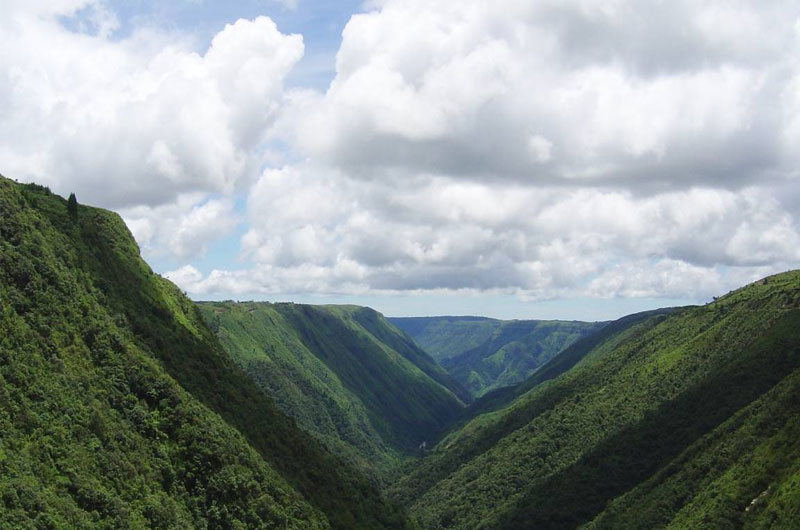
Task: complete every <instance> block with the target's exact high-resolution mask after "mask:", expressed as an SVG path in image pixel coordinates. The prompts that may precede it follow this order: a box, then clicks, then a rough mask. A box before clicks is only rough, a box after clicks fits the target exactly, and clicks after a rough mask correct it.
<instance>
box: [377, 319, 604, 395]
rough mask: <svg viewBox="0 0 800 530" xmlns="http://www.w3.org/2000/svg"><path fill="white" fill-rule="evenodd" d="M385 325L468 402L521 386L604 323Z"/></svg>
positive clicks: (427, 322) (488, 321)
mask: <svg viewBox="0 0 800 530" xmlns="http://www.w3.org/2000/svg"><path fill="white" fill-rule="evenodd" d="M390 321H391V322H392V323H393V324H394V325H396V326H397V327H398V328H399V329H401V330H403V331H405V332H406V333H408V334H409V335H410V336H411V337H412V338H413V339H414V340H415V341H416V342H417V343H418V344H420V346H422V347H423V348H424V349H425V350H426V351H428V352H429V353H430V354H431V355H432V356H433V357H435V358H437V359H438V360H439V362H440V363H441V364H442V366H443V367H444V368H445V369H446V370H447V371H448V372H449V373H450V374H451V375H452V376H453V377H454V378H455V379H456V380H457V381H458V382H459V383H461V384H462V385H464V386H465V387H466V388H467V389H468V390H469V391H470V392H471V394H472V395H473V396H475V397H480V396H483V395H484V394H486V393H488V392H491V391H493V390H496V389H498V388H503V387H507V386H511V385H514V384H516V383H519V382H520V381H523V380H524V379H526V378H527V377H529V376H530V375H531V374H532V373H533V372H535V371H536V370H537V369H538V368H539V367H540V366H542V365H544V364H545V363H546V362H547V361H549V360H550V359H552V358H553V357H554V356H555V355H556V354H557V353H559V352H560V351H561V350H563V349H564V348H566V347H568V346H570V345H571V344H572V343H574V342H575V341H576V340H578V339H580V338H582V337H584V336H586V335H589V334H591V333H593V332H595V331H597V330H599V329H602V327H603V326H604V325H605V323H589V322H577V321H548V320H510V321H503V320H494V319H488V318H478V317H414V318H394V319H390Z"/></svg>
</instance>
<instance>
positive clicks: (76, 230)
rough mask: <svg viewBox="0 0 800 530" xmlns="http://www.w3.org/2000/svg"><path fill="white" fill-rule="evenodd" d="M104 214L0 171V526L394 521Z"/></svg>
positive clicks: (384, 524) (397, 520) (397, 521)
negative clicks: (282, 409) (277, 404)
mask: <svg viewBox="0 0 800 530" xmlns="http://www.w3.org/2000/svg"><path fill="white" fill-rule="evenodd" d="M402 525H403V523H402V518H401V517H400V515H399V514H398V513H395V510H393V509H392V508H391V507H389V506H388V505H387V504H386V503H385V502H384V501H383V500H382V499H381V497H380V496H379V494H378V492H377V491H376V490H375V489H374V488H373V487H372V486H370V484H369V482H368V481H367V480H366V478H365V477H364V476H363V475H361V474H360V473H358V472H356V471H354V470H353V469H352V468H350V467H349V466H346V465H344V464H343V463H342V461H340V460H339V459H337V458H335V457H333V456H332V455H331V454H330V453H328V452H327V451H326V450H325V449H324V448H323V447H322V446H321V445H320V444H319V443H318V442H316V441H314V440H313V439H311V438H310V437H309V436H308V435H307V434H305V433H304V432H303V431H301V430H300V429H299V428H297V427H296V426H295V424H294V422H293V421H292V420H290V419H289V418H287V417H286V416H284V415H283V414H282V413H280V412H279V411H278V410H277V408H276V407H275V405H274V404H273V403H272V401H271V400H270V399H268V398H267V397H266V396H265V395H264V394H263V393H262V392H261V391H260V390H259V389H258V388H257V386H256V385H255V384H253V383H252V381H251V380H250V378H249V377H248V376H246V375H245V374H244V373H243V372H242V371H241V370H239V368H238V367H236V366H235V364H233V362H232V361H231V360H230V359H229V357H228V356H227V355H226V354H225V352H224V351H223V350H222V348H221V346H220V345H219V343H218V341H217V340H216V339H215V337H214V336H213V335H212V334H211V332H210V331H209V330H208V329H207V327H206V326H205V325H204V323H203V322H202V319H201V317H200V315H199V312H198V311H197V309H196V307H195V305H194V304H193V303H192V302H191V301H189V300H188V299H187V298H186V297H184V296H183V295H182V294H181V293H180V292H179V291H178V290H177V289H176V288H175V286H173V285H172V284H171V283H169V282H168V281H166V280H164V279H162V278H160V277H158V276H157V275H155V274H153V273H152V271H151V270H150V269H149V267H148V266H147V265H146V264H145V263H144V262H143V261H142V260H141V259H140V258H139V254H138V248H137V246H136V243H135V242H134V240H133V238H132V237H131V235H130V233H129V232H128V230H127V229H126V227H125V225H124V224H123V223H122V221H121V220H120V219H119V217H118V216H117V215H116V214H113V213H111V212H108V211H104V210H100V209H95V208H88V207H85V206H76V205H75V204H74V202H73V203H72V204H71V205H68V202H67V201H65V200H64V199H62V198H60V197H57V196H55V195H52V194H50V193H49V191H48V190H47V189H46V188H42V187H40V186H35V185H19V184H16V183H14V182H12V181H10V180H7V179H4V178H0V527H2V528H106V527H108V528H110V527H114V528H116V527H132V528H147V527H151V528H152V527H162V528H166V527H171V528H205V527H213V528H287V527H288V528H327V527H329V526H332V527H334V528H354V527H358V528H361V527H364V528H395V527H398V526H402Z"/></svg>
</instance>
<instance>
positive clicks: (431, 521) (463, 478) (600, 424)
mask: <svg viewBox="0 0 800 530" xmlns="http://www.w3.org/2000/svg"><path fill="white" fill-rule="evenodd" d="M573 353H574V352H573ZM569 354H570V352H569V351H565V352H564V353H563V354H562V355H569ZM579 357H580V360H579V361H578V362H577V363H575V364H574V366H572V367H571V368H569V369H568V370H567V371H565V372H563V373H561V374H560V375H557V377H555V378H553V379H549V380H544V381H542V382H540V384H536V385H534V386H532V388H530V389H529V390H528V391H527V392H525V393H524V394H522V395H520V396H518V397H516V398H515V399H513V400H512V401H511V402H510V404H508V405H507V406H505V407H504V408H500V409H498V410H495V411H493V412H489V413H485V414H482V415H479V416H477V417H475V418H474V419H473V420H472V421H470V422H468V423H467V424H466V425H464V426H463V427H461V428H460V429H458V430H457V431H455V432H452V433H451V434H450V435H448V436H447V437H445V438H444V439H443V440H442V441H441V442H440V443H439V444H438V446H437V447H436V449H435V451H434V452H433V453H432V454H431V455H430V456H428V457H427V458H425V459H424V460H422V461H421V462H420V463H419V464H418V465H417V466H416V467H415V468H414V469H412V470H411V471H410V472H409V474H408V475H407V476H406V477H405V478H404V479H403V480H402V481H401V482H399V483H398V484H396V485H395V486H394V488H393V491H392V493H393V495H394V496H395V498H397V499H398V500H400V501H402V502H404V503H406V504H407V505H409V506H410V507H411V511H412V513H413V514H414V517H415V518H416V519H417V520H418V522H419V524H420V525H421V526H422V527H424V528H432V529H435V528H486V529H491V528H497V529H500V528H565V529H566V528H578V527H581V526H586V527H587V528H659V527H670V528H740V527H745V528H793V527H794V526H792V525H794V524H796V521H797V512H798V506H799V505H800V504H798V497H799V496H800V494H798V491H800V490H799V489H798V488H797V485H798V478H800V443H799V442H798V440H800V438H799V437H798V434H800V431H798V429H800V421H799V420H800V418H799V415H798V408H797V404H798V403H800V399H799V398H800V385H799V383H800V371H798V367H800V272H797V271H795V272H791V273H786V274H782V275H777V276H772V277H769V278H767V279H766V280H764V281H762V282H757V283H755V284H751V285H749V286H747V287H745V288H743V289H740V290H738V291H735V292H733V293H730V294H729V295H727V296H725V297H722V298H720V299H719V300H717V301H715V302H714V303H712V304H708V305H706V306H703V307H687V308H681V309H676V310H673V311H671V312H669V313H656V314H654V315H651V316H646V318H642V319H639V320H638V321H636V322H634V323H633V325H625V326H619V329H617V330H616V331H614V332H612V333H610V334H606V335H605V336H603V337H601V340H600V341H598V343H597V344H595V345H592V346H591V348H589V349H588V351H584V352H582V355H580V356H579ZM558 362H559V357H556V359H555V360H554V361H552V362H551V363H558ZM566 364H567V365H570V364H572V361H570V362H567V363H566ZM546 369H547V367H545V370H546ZM499 405H500V406H502V403H500V404H499Z"/></svg>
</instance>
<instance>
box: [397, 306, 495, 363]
mask: <svg viewBox="0 0 800 530" xmlns="http://www.w3.org/2000/svg"><path fill="white" fill-rule="evenodd" d="M388 320H389V322H390V323H391V324H392V325H393V326H395V327H396V328H397V329H399V330H401V331H404V332H405V333H407V334H408V335H409V336H410V337H411V338H413V339H414V342H416V343H417V344H419V345H420V346H421V347H422V349H423V350H425V351H426V352H428V354H430V356H431V357H433V358H434V359H436V360H437V361H438V362H440V363H441V362H442V361H444V360H445V359H449V358H451V357H455V356H457V355H459V354H461V353H464V352H465V351H468V350H471V349H473V348H477V347H478V346H480V345H481V344H483V343H485V342H486V341H488V340H489V339H490V338H491V337H492V333H494V331H495V330H496V329H497V328H498V327H499V326H500V324H501V323H502V322H503V321H502V320H496V319H493V318H485V317H469V316H463V317H452V316H445V317H389V319H388Z"/></svg>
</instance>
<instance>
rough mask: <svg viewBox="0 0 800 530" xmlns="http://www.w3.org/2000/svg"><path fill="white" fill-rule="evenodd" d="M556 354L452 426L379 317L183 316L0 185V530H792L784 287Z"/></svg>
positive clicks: (458, 407)
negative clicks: (381, 474) (395, 475)
mask: <svg viewBox="0 0 800 530" xmlns="http://www.w3.org/2000/svg"><path fill="white" fill-rule="evenodd" d="M201 313H202V314H201ZM206 322H208V325H206ZM464 322H465V323H464V324H463V328H462V329H472V331H469V332H465V333H464V338H463V341H462V342H461V344H460V345H459V347H463V346H464V345H465V344H469V345H470V346H469V347H468V348H467V350H469V351H485V352H488V351H490V350H491V347H490V346H486V348H484V349H483V350H481V347H482V346H483V345H487V344H488V345H491V344H495V345H496V344H500V343H503V340H504V339H503V337H504V336H510V337H512V338H513V337H516V338H514V340H515V341H517V342H520V343H523V344H524V343H525V340H527V339H526V338H525V337H528V335H525V334H524V333H522V331H521V329H522V327H520V328H519V329H517V328H515V327H514V326H510V327H507V329H504V326H503V325H496V324H493V323H492V322H496V321H490V320H487V319H466V320H465V321H464ZM470 322H472V323H477V324H476V325H475V327H474V328H470V324H469V323H470ZM411 323H412V324H413V325H415V326H417V328H418V330H419V329H421V328H422V327H423V326H422V325H423V324H424V322H421V321H419V319H415V322H411ZM401 325H402V324H401ZM436 325H437V326H440V325H443V324H441V322H439V323H438V324H436ZM461 325H462V324H459V326H461ZM492 326H494V327H492ZM405 329H407V330H408V329H409V328H408V327H407V326H406V327H405ZM547 329H548V327H547V326H545V327H544V328H542V332H543V333H544V332H545V331H547ZM515 330H516V331H515ZM517 331H518V332H519V333H518V334H515V333H517ZM562 331H563V330H562ZM573 331H575V330H573ZM575 332H576V333H578V334H583V331H575ZM410 333H411V334H413V330H411V331H410ZM533 333H535V329H534V331H533ZM547 333H557V332H553V331H552V330H551V331H548V332H547ZM547 333H546V334H545V335H543V337H544V339H543V340H544V341H545V342H547V337H549V336H550V335H549V334H547ZM563 333H564V335H565V336H566V335H568V334H569V333H571V332H570V331H563ZM504 334H505V335H504ZM457 335H458V332H456V331H452V330H451V331H447V332H445V334H444V336H445V337H450V339H449V340H450V342H451V343H455V342H458V341H457V340H456V338H455V337H456V336H457ZM562 338H563V337H562ZM514 340H512V341H511V342H514ZM554 340H555V339H554ZM558 340H561V339H558ZM220 341H221V342H222V344H224V346H225V348H226V349H227V353H226V351H225V350H224V349H223V345H222V344H221V342H220ZM492 341H494V343H493V342H492ZM567 343H571V344H569V345H567ZM503 344H509V342H505V343H503ZM530 344H532V342H531V343H529V345H530ZM452 346H453V344H449V345H446V344H444V343H441V344H440V345H439V347H438V348H439V349H438V355H439V356H440V358H442V359H444V361H443V362H450V361H452V360H453V359H454V356H455V353H454V352H455V349H454V348H452ZM562 346H567V347H566V348H565V349H563V351H561V353H559V354H557V355H556V356H555V357H554V358H553V359H552V360H550V361H549V362H547V363H546V364H545V365H544V366H543V367H541V368H539V369H538V370H536V372H535V373H534V374H533V376H532V377H530V378H528V379H527V380H525V381H523V382H522V383H520V384H518V385H516V386H514V387H507V388H503V389H499V390H495V391H493V392H491V393H488V394H486V395H485V396H484V397H482V398H481V399H480V400H478V401H477V402H475V403H474V404H472V405H471V406H470V407H469V408H468V409H466V413H465V412H464V407H463V405H464V404H465V403H466V402H467V401H468V400H469V396H468V395H467V393H466V391H465V390H464V389H463V388H462V387H461V386H459V384H458V383H457V382H455V381H454V380H453V379H452V378H450V377H449V376H448V374H447V373H445V372H444V371H443V370H442V369H441V368H440V367H439V366H437V365H436V363H435V362H434V360H433V359H432V358H431V357H429V356H428V355H426V354H425V353H424V352H423V351H422V350H420V349H419V348H418V347H416V346H415V345H414V344H413V342H411V341H409V340H408V338H407V337H406V336H405V335H403V334H402V333H400V332H398V331H397V330H396V329H395V328H393V327H392V326H391V325H390V324H389V323H388V322H387V320H386V319H384V318H383V317H382V316H381V315H380V314H378V313H376V312H375V311H372V310H370V309H366V308H358V307H352V306H303V305H294V304H265V303H244V304H233V303H205V304H201V306H200V308H198V306H197V305H195V304H193V303H192V302H191V301H189V300H188V299H187V298H186V297H185V296H184V295H182V294H181V293H180V291H179V290H178V289H177V288H176V287H175V286H174V285H172V284H171V283H170V282H168V281H166V280H164V279H163V278H160V277H159V276H158V275H156V274H154V273H153V272H152V271H151V270H150V269H149V267H148V266H147V265H146V264H145V263H144V262H143V261H142V260H141V258H140V257H139V253H138V248H137V246H136V243H135V242H134V240H133V239H132V237H131V235H130V233H129V232H128V230H127V229H126V228H125V225H124V224H123V223H122V221H121V220H120V219H119V217H118V216H117V215H116V214H113V213H111V212H107V211H105V210H100V209H95V208H89V207H86V206H82V205H80V204H78V202H77V200H76V198H75V197H74V196H71V197H70V199H69V200H64V199H62V198H60V197H57V196H55V195H53V194H51V193H50V192H49V190H47V189H46V188H43V187H41V186H36V185H20V184H16V183H14V182H12V181H9V180H7V179H4V178H2V177H0V528H232V529H238V528H276V529H277V528H303V529H305V528H331V527H333V528H341V529H344V528H348V529H349V528H354V529H372V528H375V529H378V528H386V529H390V528H391V529H394V528H406V527H408V528H415V527H418V528H426V529H428V528H430V529H444V528H454V529H473V528H481V529H506V528H512V529H513V528H545V529H568V528H569V529H572V528H586V529H593V530H595V529H598V530H599V529H618V528H626V529H628V528H631V529H650V528H675V529H683V528H715V529H716V528H753V529H756V528H759V529H760V528H787V529H793V528H796V527H797V521H798V520H800V414H798V403H800V271H795V272H790V273H785V274H781V275H776V276H771V277H769V278H766V279H765V280H762V281H759V282H756V283H754V284H751V285H748V286H746V287H744V288H742V289H739V290H737V291H735V292H732V293H729V294H728V295H727V296H724V297H722V298H720V299H719V300H715V301H714V302H713V303H711V304H708V305H706V306H702V307H687V308H678V309H672V310H660V311H652V312H647V313H640V314H637V315H631V316H629V317H625V318H623V319H620V320H618V321H616V322H613V323H610V324H608V325H606V326H604V327H602V328H601V329H596V330H594V333H592V334H589V335H586V336H583V338H577V337H576V338H575V340H572V339H565V340H564V344H563V345H562ZM447 348H450V349H449V350H448V349H447ZM494 351H498V350H494ZM509 351H511V350H508V349H506V350H505V352H506V354H507V353H508V352H509ZM506 356H507V355H506ZM489 357H491V355H490V356H489ZM475 358H476V359H477V358H480V359H484V358H485V357H482V356H481V355H478V354H475ZM504 358H506V357H504ZM270 396H272V397H273V398H274V399H275V401H273V399H272V398H271V397H270ZM280 409H282V410H284V411H286V412H287V413H289V414H290V415H291V417H292V418H293V419H292V418H290V417H288V416H287V415H285V414H283V413H282V412H281V410H280ZM465 414H466V419H465ZM456 420H458V421H459V422H460V423H459V424H458V425H457V427H455V428H453V430H452V431H450V432H449V433H447V434H446V435H445V436H444V437H443V438H442V439H441V441H440V442H439V443H438V445H437V446H436V447H435V449H434V450H433V451H431V452H430V453H429V454H427V455H425V456H424V457H423V458H420V459H418V460H416V461H413V462H411V463H410V465H409V467H408V468H407V473H406V474H405V475H404V476H402V477H401V478H400V479H399V480H397V481H396V482H394V483H392V484H388V485H386V484H384V486H388V488H389V492H390V494H391V497H392V498H393V499H394V501H395V502H396V503H397V504H391V503H389V502H387V501H385V500H384V499H383V497H382V496H381V494H380V493H379V491H378V489H377V486H376V485H375V483H374V481H373V480H372V479H370V478H367V473H369V474H372V473H373V471H374V468H385V467H388V466H389V464H391V463H393V462H395V461H396V460H398V459H399V457H400V456H401V455H404V454H405V455H406V456H407V454H408V453H409V452H411V451H413V449H414V448H415V447H416V446H417V444H418V443H419V442H420V441H421V440H428V441H431V440H433V439H434V438H435V437H436V436H437V433H439V432H441V431H442V429H445V428H446V427H447V426H448V425H451V426H452V423H453V422H454V421H456ZM303 429H305V430H303ZM306 431H308V432H311V433H313V435H314V436H315V437H316V438H317V439H314V438H312V437H311V436H310V435H309V434H307V432H306ZM326 446H327V447H329V448H331V449H332V450H333V451H334V452H335V453H337V454H336V455H334V454H332V453H331V451H329V450H328V449H326ZM352 463H356V464H357V465H358V466H360V468H361V469H358V468H357V467H355V466H353V465H351V464H352ZM365 470H366V473H365V472H364V471H365ZM397 505H402V506H403V507H404V508H406V509H407V510H408V512H409V514H410V515H411V517H412V519H413V520H412V521H410V522H409V521H406V515H405V513H403V511H401V510H399V509H398V508H395V506H397Z"/></svg>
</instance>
